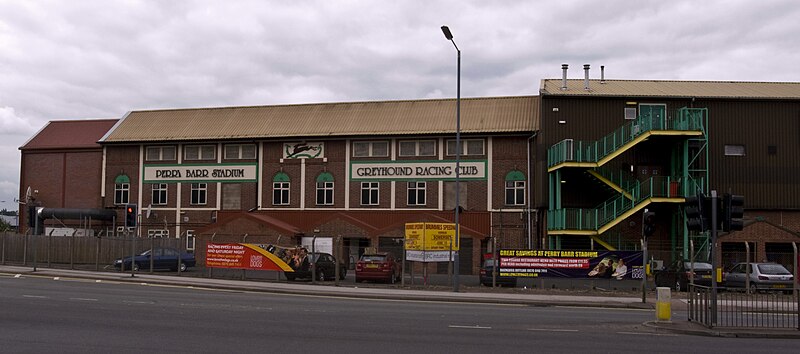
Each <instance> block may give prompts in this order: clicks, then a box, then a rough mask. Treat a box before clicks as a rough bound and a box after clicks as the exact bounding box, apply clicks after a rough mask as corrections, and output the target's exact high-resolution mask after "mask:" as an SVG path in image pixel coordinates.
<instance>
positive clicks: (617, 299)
mask: <svg viewBox="0 0 800 354" xmlns="http://www.w3.org/2000/svg"><path fill="white" fill-rule="evenodd" d="M0 273H5V274H10V275H16V274H19V275H21V276H41V277H64V278H83V279H95V280H101V281H102V280H106V281H116V282H132V283H149V284H166V285H182V286H192V287H200V288H213V289H226V290H238V291H258V292H269V293H281V294H303V295H318V296H337V297H345V298H369V299H404V300H418V301H446V302H469V303H491V304H517V305H528V306H578V307H605V308H637V309H653V317H654V318H655V295H654V294H653V293H652V292H650V293H648V296H647V302H645V303H643V302H642V298H641V293H636V292H631V291H628V292H618V291H614V292H611V291H602V290H600V291H569V290H560V289H559V290H553V289H541V288H514V289H500V288H495V289H492V288H486V287H480V286H477V287H475V286H464V287H461V288H460V289H459V292H453V291H452V288H449V289H448V288H447V287H443V286H433V287H424V288H421V287H420V286H418V285H407V286H405V287H401V286H400V285H394V286H381V287H375V286H368V285H363V286H362V285H361V284H356V283H354V282H352V281H350V282H340V284H339V286H335V285H334V284H335V283H334V282H332V281H328V282H324V283H322V284H320V283H317V284H311V283H310V282H285V281H275V280H272V281H262V280H258V281H255V280H234V279H218V278H207V277H203V275H204V274H203V273H201V272H191V273H186V274H184V275H181V276H177V275H175V273H167V274H169V275H166V274H163V275H162V274H158V273H155V274H148V273H137V274H136V275H135V276H133V277H132V276H131V274H130V273H120V272H108V271H87V270H69V269H57V268H37V271H36V272H33V269H32V268H31V267H21V266H10V265H0ZM468 283H469V282H468ZM671 307H672V310H681V311H682V310H685V309H686V308H687V305H686V301H685V298H684V297H682V296H678V295H677V294H673V297H672V301H671ZM644 325H645V326H646V327H649V328H651V329H654V330H657V331H663V332H670V333H683V334H692V335H706V336H721V337H759V338H799V339H800V331H798V330H796V329H790V330H781V329H727V328H725V329H720V328H714V329H709V328H706V327H704V326H702V325H699V324H697V323H695V322H689V321H687V320H686V319H685V318H680V319H678V318H674V316H673V318H672V321H671V322H658V321H651V322H646V323H644Z"/></svg>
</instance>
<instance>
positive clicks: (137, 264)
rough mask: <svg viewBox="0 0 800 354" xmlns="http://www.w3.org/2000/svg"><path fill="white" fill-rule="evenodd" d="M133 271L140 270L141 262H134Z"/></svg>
mask: <svg viewBox="0 0 800 354" xmlns="http://www.w3.org/2000/svg"><path fill="white" fill-rule="evenodd" d="M133 271H134V272H138V271H139V263H134V264H133Z"/></svg>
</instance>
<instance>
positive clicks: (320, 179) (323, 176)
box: [317, 172, 333, 205]
mask: <svg viewBox="0 0 800 354" xmlns="http://www.w3.org/2000/svg"><path fill="white" fill-rule="evenodd" d="M317 205H333V175H332V174H331V173H330V172H322V173H320V174H319V176H317Z"/></svg>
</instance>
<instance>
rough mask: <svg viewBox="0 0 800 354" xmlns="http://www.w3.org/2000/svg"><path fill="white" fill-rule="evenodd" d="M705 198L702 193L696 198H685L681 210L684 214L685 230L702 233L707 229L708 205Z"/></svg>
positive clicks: (708, 223) (708, 221) (708, 222)
mask: <svg viewBox="0 0 800 354" xmlns="http://www.w3.org/2000/svg"><path fill="white" fill-rule="evenodd" d="M706 204H707V203H706V197H705V195H703V194H702V193H698V194H697V196H691V197H686V202H684V203H683V210H684V211H685V212H686V228H688V229H689V230H692V231H698V232H703V231H706V230H708V229H709V225H710V220H709V219H710V218H709V212H710V210H707V209H710V208H708V207H710V205H706Z"/></svg>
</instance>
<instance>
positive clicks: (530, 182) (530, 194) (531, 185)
mask: <svg viewBox="0 0 800 354" xmlns="http://www.w3.org/2000/svg"><path fill="white" fill-rule="evenodd" d="M564 65H567V64H564ZM538 133H539V132H533V134H532V135H531V136H530V138H528V163H527V168H528V249H533V247H532V246H531V245H532V244H533V243H532V233H533V229H532V223H531V204H532V203H533V198H532V196H533V193H531V190H533V177H531V141H533V138H535V137H536V135H537V134H538Z"/></svg>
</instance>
